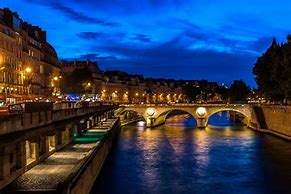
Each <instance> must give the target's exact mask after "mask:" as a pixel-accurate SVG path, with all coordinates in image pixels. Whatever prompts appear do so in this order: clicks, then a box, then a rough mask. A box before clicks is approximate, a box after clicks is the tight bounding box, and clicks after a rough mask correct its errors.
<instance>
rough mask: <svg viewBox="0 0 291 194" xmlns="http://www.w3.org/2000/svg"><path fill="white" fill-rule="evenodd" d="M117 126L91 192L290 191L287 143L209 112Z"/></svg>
mask: <svg viewBox="0 0 291 194" xmlns="http://www.w3.org/2000/svg"><path fill="white" fill-rule="evenodd" d="M209 123H210V125H209V126H208V127H207V128H206V129H197V128H196V127H195V126H196V123H195V120H194V119H193V118H192V117H188V116H185V115H181V116H174V117H172V118H170V119H168V120H167V123H166V125H162V126H159V127H157V128H154V129H146V128H145V127H142V126H137V124H133V125H129V126H126V127H123V128H122V131H121V133H120V136H119V138H118V140H117V141H116V143H115V144H114V146H113V149H112V151H111V153H110V154H109V156H108V158H107V160H106V163H105V165H104V167H103V169H102V171H101V174H100V176H99V177H98V179H97V180H96V182H95V184H94V186H93V189H92V193H101V194H107V193H108V194H115V193H116V194H125V193H139V194H142V193H162V194H171V193H199V194H200V193H202V194H203V193H207V194H211V193H223V194H226V193H231V194H235V193H244V194H247V193H262V194H269V193H274V194H275V193H276V194H288V193H291V142H287V141H284V140H282V139H279V138H277V137H273V136H271V135H268V134H263V133H258V132H254V131H252V130H251V129H248V128H246V127H244V126H241V125H234V124H232V123H231V122H230V121H229V120H227V117H226V113H223V114H221V115H214V116H213V117H212V118H211V119H210V121H209Z"/></svg>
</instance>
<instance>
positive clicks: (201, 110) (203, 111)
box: [196, 107, 206, 117]
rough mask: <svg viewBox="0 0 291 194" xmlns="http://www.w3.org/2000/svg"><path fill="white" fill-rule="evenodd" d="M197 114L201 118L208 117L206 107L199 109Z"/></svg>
mask: <svg viewBox="0 0 291 194" xmlns="http://www.w3.org/2000/svg"><path fill="white" fill-rule="evenodd" d="M196 113H197V115H198V116H199V117H203V116H205V115H206V109H205V108H204V107H199V108H197V110H196Z"/></svg>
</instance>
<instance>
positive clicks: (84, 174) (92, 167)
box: [57, 119, 120, 194]
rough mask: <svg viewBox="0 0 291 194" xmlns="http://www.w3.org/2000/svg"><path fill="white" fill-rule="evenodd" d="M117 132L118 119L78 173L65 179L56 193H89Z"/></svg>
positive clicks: (118, 130)
mask: <svg viewBox="0 0 291 194" xmlns="http://www.w3.org/2000/svg"><path fill="white" fill-rule="evenodd" d="M119 132H120V120H119V119H118V120H117V121H116V122H115V124H114V125H113V126H112V129H111V130H109V131H108V133H107V135H106V137H105V138H104V139H103V140H102V141H101V142H100V144H99V145H98V147H97V148H96V149H95V150H94V151H93V153H92V155H91V157H90V158H88V160H87V161H86V162H85V164H84V165H83V166H82V167H81V168H80V170H79V172H77V173H76V174H75V175H73V177H71V178H69V179H67V180H66V181H65V183H64V184H63V185H62V186H61V187H62V188H60V189H59V190H58V191H57V193H71V194H80V193H82V194H87V193H89V192H90V190H91V188H92V186H93V184H94V182H95V180H96V178H97V176H98V175H99V173H100V170H101V168H102V166H103V164H104V162H105V159H106V157H107V155H108V153H109V151H110V149H111V147H112V144H113V142H114V139H116V138H117V136H118V134H119Z"/></svg>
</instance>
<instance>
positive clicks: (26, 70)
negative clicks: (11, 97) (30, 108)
mask: <svg viewBox="0 0 291 194" xmlns="http://www.w3.org/2000/svg"><path fill="white" fill-rule="evenodd" d="M24 72H25V79H26V80H27V95H28V96H29V94H30V87H31V81H32V80H31V79H32V77H29V76H30V75H31V72H32V69H31V68H30V67H26V68H25V69H24Z"/></svg>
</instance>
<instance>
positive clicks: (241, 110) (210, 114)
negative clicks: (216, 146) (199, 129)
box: [205, 108, 251, 126]
mask: <svg viewBox="0 0 291 194" xmlns="http://www.w3.org/2000/svg"><path fill="white" fill-rule="evenodd" d="M226 111H231V112H236V113H239V114H241V115H243V116H244V118H245V119H246V121H247V123H246V124H248V122H249V121H250V117H251V115H249V113H248V112H245V111H244V109H236V108H219V109H217V110H213V111H211V112H208V113H207V115H206V118H205V125H206V126H207V125H208V122H209V119H210V117H211V116H213V115H214V114H216V113H219V112H226Z"/></svg>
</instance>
